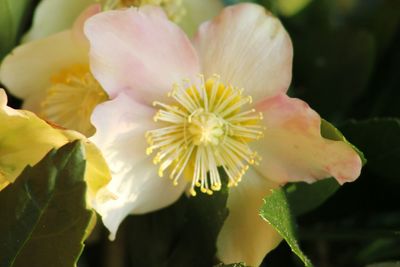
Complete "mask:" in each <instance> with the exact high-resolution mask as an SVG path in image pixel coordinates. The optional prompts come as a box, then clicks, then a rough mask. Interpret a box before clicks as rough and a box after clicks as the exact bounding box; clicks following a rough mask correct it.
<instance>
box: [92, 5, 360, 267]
mask: <svg viewBox="0 0 400 267" xmlns="http://www.w3.org/2000/svg"><path fill="white" fill-rule="evenodd" d="M85 33H86V35H87V37H88V39H89V42H90V46H91V48H90V56H91V61H90V64H91V69H92V71H93V75H94V76H95V77H96V79H97V80H98V81H99V83H100V84H101V85H102V86H103V88H104V89H105V90H106V91H107V93H108V95H109V96H110V98H111V100H110V101H107V102H104V103H102V104H100V105H98V106H97V107H96V108H95V110H94V113H93V116H92V122H93V124H94V126H95V127H96V134H95V135H94V136H93V137H92V138H91V140H92V141H93V142H94V143H95V144H96V145H98V147H99V148H100V149H101V150H102V152H103V154H104V156H105V158H106V160H107V162H108V164H109V166H110V169H111V172H112V181H111V182H110V184H109V185H108V186H107V190H108V191H109V192H110V193H111V194H113V195H114V196H115V198H114V199H108V200H106V201H103V202H99V203H98V204H97V205H96V206H95V208H96V209H97V211H98V212H99V213H100V214H101V215H102V219H103V222H104V224H105V225H106V227H107V228H108V229H109V230H110V232H111V236H112V237H113V236H114V235H115V233H116V231H117V229H118V226H119V224H120V223H121V221H122V220H123V219H124V218H125V217H126V216H127V215H128V214H141V213H146V212H150V211H153V210H156V209H160V208H163V207H165V206H167V205H170V204H171V203H173V202H174V201H176V200H177V199H178V198H179V197H180V196H181V195H182V193H183V192H185V191H186V192H187V193H189V194H191V195H193V196H194V195H196V194H199V193H206V194H212V193H213V192H214V191H218V190H220V188H221V177H220V174H219V172H218V170H217V168H220V169H223V170H224V171H225V173H226V174H227V177H228V180H229V184H228V185H229V186H231V189H230V193H229V197H228V208H229V210H230V213H229V216H228V218H227V220H226V222H225V223H224V226H223V228H222V230H221V232H220V234H219V237H218V242H217V246H218V256H219V257H220V258H221V260H222V261H223V262H225V263H232V262H241V261H243V262H246V263H247V264H248V265H251V266H257V265H259V264H260V263H261V261H262V259H263V257H264V256H265V254H266V253H268V252H269V251H270V250H272V249H273V248H274V247H275V246H276V245H277V244H278V243H279V242H280V241H281V239H282V238H281V237H280V236H279V235H278V233H276V231H274V230H273V228H272V227H271V226H270V225H268V224H267V223H265V221H263V220H262V219H261V218H260V216H259V215H258V214H259V209H260V207H261V205H262V199H263V198H264V197H265V196H266V195H268V194H269V193H270V192H271V189H272V188H275V187H277V186H279V185H282V184H284V183H287V182H295V181H307V182H313V181H316V180H319V179H323V178H326V177H330V176H333V177H335V178H336V179H337V180H338V181H339V182H340V183H345V182H351V181H354V180H355V179H356V178H357V177H358V176H359V174H360V169H361V160H360V158H359V156H358V154H357V153H356V152H355V151H354V150H353V149H352V147H351V146H350V145H349V144H347V143H345V142H341V141H332V140H328V139H325V138H323V137H322V136H321V134H320V125H321V118H320V117H319V115H318V114H317V113H316V112H315V111H314V110H312V109H311V108H310V107H309V106H308V105H307V104H306V103H305V102H303V101H301V100H299V99H295V98H290V97H288V96H287V95H286V91H287V89H288V87H289V84H290V81H291V72H292V56H293V48H292V43H291V40H290V37H289V36H288V34H287V32H286V31H285V29H284V28H283V26H282V24H281V22H280V21H279V20H278V19H277V18H275V17H273V16H272V15H271V14H269V13H267V12H265V10H264V8H262V7H260V6H258V5H255V4H241V5H236V6H231V7H227V8H225V9H224V10H223V11H222V13H221V14H220V15H219V16H217V17H216V18H215V19H213V20H212V21H208V22H205V23H204V24H202V25H201V26H200V28H199V31H198V33H197V35H196V37H195V39H194V41H193V43H192V42H191V41H190V40H189V39H188V38H187V36H186V35H185V34H184V33H183V32H182V31H181V30H180V28H179V27H177V26H176V25H175V24H173V23H171V22H170V21H169V20H168V18H167V16H166V14H165V13H164V12H163V11H162V9H160V8H156V7H154V6H145V7H142V8H139V9H133V8H132V9H126V10H119V11H109V12H103V13H100V14H98V15H95V16H93V17H91V18H90V19H88V21H87V22H86V24H85ZM158 176H162V178H159V177H158ZM168 178H169V179H168Z"/></svg>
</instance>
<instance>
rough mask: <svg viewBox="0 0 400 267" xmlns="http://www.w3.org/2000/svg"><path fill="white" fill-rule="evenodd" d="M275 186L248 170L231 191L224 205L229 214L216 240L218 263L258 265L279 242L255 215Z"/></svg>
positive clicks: (271, 228)
mask: <svg viewBox="0 0 400 267" xmlns="http://www.w3.org/2000/svg"><path fill="white" fill-rule="evenodd" d="M276 187H277V184H275V183H273V182H271V181H268V180H267V179H265V178H263V177H261V176H260V174H258V173H256V172H255V171H254V169H250V170H249V171H248V172H247V173H246V175H245V177H244V178H243V181H241V182H240V184H239V185H238V186H237V187H234V188H232V189H231V191H230V193H229V197H228V204H227V205H228V208H229V215H228V218H227V219H226V221H225V223H224V225H223V227H222V230H221V232H220V233H219V236H218V240H217V248H218V251H217V255H218V257H219V259H220V260H221V261H223V262H224V263H226V264H229V263H236V262H245V263H246V266H247V265H249V266H259V265H260V264H261V262H262V260H263V258H264V257H265V255H266V254H267V253H268V252H270V251H271V250H273V249H274V248H275V247H276V246H277V245H278V244H279V242H280V241H281V240H282V237H281V236H280V235H279V234H278V233H277V232H276V231H275V230H274V229H273V227H272V226H271V225H270V224H269V223H267V222H266V221H264V220H263V219H262V218H261V217H260V215H259V213H260V208H261V206H262V205H263V198H264V197H266V196H267V195H268V194H270V193H271V189H273V188H276Z"/></svg>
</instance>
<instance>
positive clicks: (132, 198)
mask: <svg viewBox="0 0 400 267" xmlns="http://www.w3.org/2000/svg"><path fill="white" fill-rule="evenodd" d="M154 112H155V111H154V110H153V109H152V108H150V107H149V106H147V105H145V104H142V103H138V102H136V101H134V100H132V99H131V98H129V96H127V95H126V94H125V93H121V94H119V95H118V96H117V97H116V98H115V99H113V100H111V101H107V102H105V103H103V104H100V105H99V106H97V107H96V109H95V110H94V112H93V115H92V123H93V125H94V126H95V127H96V134H95V135H94V136H93V137H92V138H91V141H92V142H93V143H94V144H96V146H97V147H99V149H100V150H101V151H102V153H103V156H104V158H105V159H106V162H107V163H108V165H109V168H110V171H111V175H112V179H111V182H110V183H109V184H108V185H107V187H106V188H105V189H103V190H102V191H101V192H99V193H98V195H97V197H96V202H95V203H94V208H95V209H96V211H97V212H98V213H99V214H100V215H101V216H102V220H103V223H104V225H105V226H106V227H107V228H108V229H109V231H110V233H111V234H110V238H111V239H113V238H114V237H115V234H116V231H117V229H118V226H119V224H120V223H121V222H122V220H123V219H124V218H125V217H126V216H127V215H129V214H141V213H146V212H150V211H154V210H157V209H161V208H163V207H166V206H168V205H170V204H172V203H173V202H175V201H176V200H177V199H178V198H179V197H180V195H181V194H182V193H183V191H184V189H185V186H186V184H185V183H183V182H182V183H180V184H179V185H178V186H173V184H172V182H171V181H170V180H168V179H166V178H160V177H158V175H157V166H155V165H154V164H153V163H152V160H151V157H149V156H147V155H146V140H145V132H146V131H147V130H148V129H150V128H151V127H154V126H153V125H152V116H153V115H154Z"/></svg>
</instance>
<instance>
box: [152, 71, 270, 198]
mask: <svg viewBox="0 0 400 267" xmlns="http://www.w3.org/2000/svg"><path fill="white" fill-rule="evenodd" d="M168 96H169V97H170V98H172V100H171V103H170V104H165V103H161V102H157V101H156V102H154V105H155V106H159V107H160V109H159V110H158V112H157V113H156V115H155V116H154V121H156V122H157V123H159V124H160V128H158V129H155V130H151V131H148V132H147V133H146V139H147V142H148V144H149V147H148V148H147V154H151V153H152V152H153V151H155V150H157V151H158V152H157V154H156V155H155V157H154V158H153V162H154V164H159V175H160V176H163V175H164V172H165V171H166V170H168V173H169V178H170V179H172V180H173V182H174V184H175V185H177V184H178V181H179V179H180V178H181V176H184V177H185V178H186V179H188V180H189V181H191V187H190V193H191V194H192V195H193V196H195V195H196V190H195V187H199V188H200V191H201V192H203V193H208V194H212V193H213V191H218V190H220V189H221V185H222V183H221V177H220V174H219V172H218V167H222V168H223V169H224V171H225V172H226V174H227V176H228V179H229V182H228V186H236V185H237V184H238V182H239V181H240V180H241V178H242V176H243V175H244V173H245V172H246V170H247V169H248V168H249V165H252V164H255V163H257V162H258V160H259V159H260V157H259V156H258V155H257V153H256V152H254V151H252V150H251V149H250V147H249V145H248V143H250V142H252V141H255V140H258V139H259V138H261V137H262V136H263V127H262V126H261V125H259V121H260V120H261V119H262V114H261V113H257V112H256V111H255V110H254V109H249V108H247V109H244V107H245V106H247V105H249V104H250V103H251V97H248V96H247V97H245V96H242V90H240V89H238V88H235V87H232V86H230V85H229V86H227V85H224V84H223V83H221V82H220V79H219V77H218V76H217V75H214V76H213V77H212V78H210V79H208V80H207V81H205V80H204V78H203V77H202V76H201V78H200V82H199V84H198V85H192V84H190V81H184V82H183V83H182V84H175V85H174V86H173V90H172V92H171V93H170V94H169V95H168Z"/></svg>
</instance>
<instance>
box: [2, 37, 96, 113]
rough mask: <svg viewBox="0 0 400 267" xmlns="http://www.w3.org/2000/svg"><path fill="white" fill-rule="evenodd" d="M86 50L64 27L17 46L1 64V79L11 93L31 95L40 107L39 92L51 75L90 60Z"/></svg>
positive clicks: (42, 92) (30, 97) (28, 96)
mask: <svg viewBox="0 0 400 267" xmlns="http://www.w3.org/2000/svg"><path fill="white" fill-rule="evenodd" d="M87 54H88V51H87V48H86V47H85V46H82V45H79V43H77V42H76V41H75V39H74V38H73V35H72V32H71V31H64V32H61V33H58V34H55V35H52V36H50V37H48V38H44V39H41V40H37V41H33V42H30V43H27V44H24V45H21V46H18V47H17V48H16V49H14V50H13V51H12V53H11V54H9V55H8V56H7V57H6V58H5V59H4V61H3V62H2V64H1V66H0V81H1V82H2V83H3V84H4V85H5V86H6V87H7V89H8V90H9V91H10V92H11V94H13V95H15V96H17V97H19V98H22V99H24V100H28V99H29V100H28V101H29V107H34V108H37V107H38V106H39V103H38V102H39V101H40V100H41V99H42V97H38V96H43V95H44V94H45V91H46V90H47V89H48V87H49V86H50V85H51V78H52V77H54V75H56V74H58V73H59V72H60V71H62V70H65V69H67V68H69V67H71V66H72V65H77V64H88V60H89V59H88V55H87ZM24 107H25V106H24ZM31 110H32V111H35V112H37V110H36V109H31Z"/></svg>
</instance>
